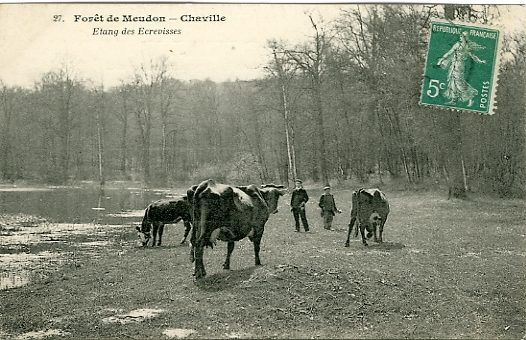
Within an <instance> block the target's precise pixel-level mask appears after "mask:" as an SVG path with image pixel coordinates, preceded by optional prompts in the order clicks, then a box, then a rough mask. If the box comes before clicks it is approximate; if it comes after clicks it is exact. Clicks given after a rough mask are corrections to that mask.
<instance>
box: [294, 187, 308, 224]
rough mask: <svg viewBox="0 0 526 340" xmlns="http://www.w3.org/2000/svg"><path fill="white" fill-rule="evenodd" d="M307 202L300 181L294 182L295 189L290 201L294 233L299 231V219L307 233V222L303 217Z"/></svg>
mask: <svg viewBox="0 0 526 340" xmlns="http://www.w3.org/2000/svg"><path fill="white" fill-rule="evenodd" d="M308 200H309V195H307V191H305V189H303V183H302V181H301V179H297V180H296V188H295V189H294V190H293V191H292V198H291V199H290V207H291V209H290V210H291V211H292V214H293V215H294V221H295V222H296V231H297V232H299V231H300V218H301V223H302V224H303V229H305V231H309V223H308V222H307V216H306V215H305V203H307V201H308Z"/></svg>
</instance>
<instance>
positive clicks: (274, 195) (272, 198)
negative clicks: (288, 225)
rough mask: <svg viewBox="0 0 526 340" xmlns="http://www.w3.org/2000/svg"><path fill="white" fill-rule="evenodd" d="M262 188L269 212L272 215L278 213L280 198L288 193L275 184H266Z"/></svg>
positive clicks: (281, 186)
mask: <svg viewBox="0 0 526 340" xmlns="http://www.w3.org/2000/svg"><path fill="white" fill-rule="evenodd" d="M261 187H262V189H261V193H262V194H263V198H264V199H265V202H266V203H267V206H268V210H269V212H270V213H271V214H276V213H277V212H278V201H279V197H280V196H283V195H284V194H285V192H286V190H283V188H284V186H283V185H275V184H264V185H262V186H261Z"/></svg>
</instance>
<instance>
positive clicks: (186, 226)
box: [181, 220, 192, 244]
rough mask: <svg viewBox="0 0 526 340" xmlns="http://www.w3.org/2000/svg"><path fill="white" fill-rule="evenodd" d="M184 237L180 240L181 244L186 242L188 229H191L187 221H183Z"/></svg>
mask: <svg viewBox="0 0 526 340" xmlns="http://www.w3.org/2000/svg"><path fill="white" fill-rule="evenodd" d="M183 222H184V228H185V229H184V237H183V239H182V240H181V244H184V243H185V242H186V238H187V237H188V234H189V233H190V229H192V225H191V224H190V222H188V221H184V220H183Z"/></svg>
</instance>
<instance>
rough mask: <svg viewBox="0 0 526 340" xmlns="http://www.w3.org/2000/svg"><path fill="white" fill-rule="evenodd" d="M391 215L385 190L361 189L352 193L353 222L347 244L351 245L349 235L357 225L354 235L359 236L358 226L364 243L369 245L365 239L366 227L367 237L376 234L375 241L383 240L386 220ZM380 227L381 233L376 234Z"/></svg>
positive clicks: (350, 225) (350, 224)
mask: <svg viewBox="0 0 526 340" xmlns="http://www.w3.org/2000/svg"><path fill="white" fill-rule="evenodd" d="M387 215H389V203H388V202H387V199H386V198H385V195H384V193H383V192H381V191H380V190H379V189H360V190H358V191H355V192H353V194H352V208H351V222H350V223H349V231H348V232H347V241H346V242H345V246H346V247H348V246H349V237H350V235H351V231H352V229H353V227H354V225H355V223H356V224H357V226H356V231H355V233H354V237H357V236H358V228H359V229H360V232H361V234H362V243H363V245H364V246H366V245H367V241H366V240H365V238H366V237H365V233H364V231H365V229H367V238H371V236H374V242H380V243H381V242H382V233H383V231H384V225H385V221H386V220H387ZM377 227H378V231H379V233H378V234H379V235H378V237H377V236H376V229H377Z"/></svg>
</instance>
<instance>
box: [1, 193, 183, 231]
mask: <svg viewBox="0 0 526 340" xmlns="http://www.w3.org/2000/svg"><path fill="white" fill-rule="evenodd" d="M185 193H186V189H180V190H176V189H174V190H145V189H138V188H109V187H107V186H106V187H99V186H93V187H81V188H78V187H77V188H53V189H51V190H46V191H44V190H31V189H27V190H17V191H9V190H2V189H0V211H1V212H2V214H10V215H15V214H28V215H34V216H41V217H44V218H46V219H48V220H50V221H52V222H56V223H91V222H94V223H101V224H123V223H127V222H128V221H129V220H128V219H129V218H134V219H137V216H138V215H140V214H137V213H132V214H130V213H129V212H137V211H141V210H144V209H145V208H146V207H147V206H148V204H150V203H151V202H153V201H155V200H158V199H161V198H165V197H167V196H170V197H173V196H182V195H183V194H185ZM123 212H124V214H122V213H123Z"/></svg>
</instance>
